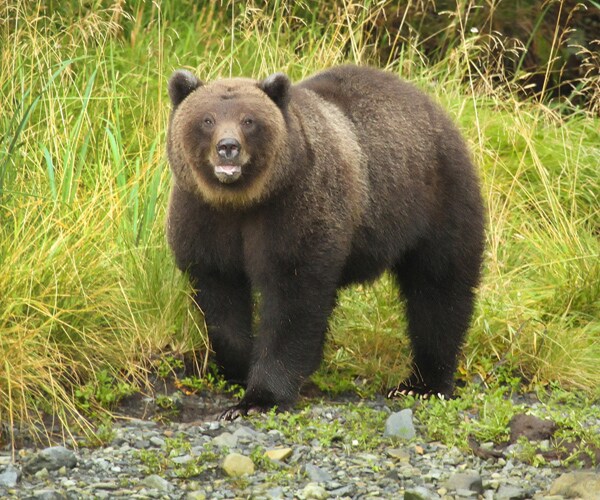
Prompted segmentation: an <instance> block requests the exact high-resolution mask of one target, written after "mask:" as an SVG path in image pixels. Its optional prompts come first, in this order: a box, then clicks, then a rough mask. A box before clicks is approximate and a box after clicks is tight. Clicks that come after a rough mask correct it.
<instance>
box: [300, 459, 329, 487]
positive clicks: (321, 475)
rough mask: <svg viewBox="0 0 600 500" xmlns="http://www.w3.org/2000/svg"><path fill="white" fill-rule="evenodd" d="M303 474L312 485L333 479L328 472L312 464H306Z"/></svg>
mask: <svg viewBox="0 0 600 500" xmlns="http://www.w3.org/2000/svg"><path fill="white" fill-rule="evenodd" d="M304 472H305V473H306V475H307V476H308V479H310V481H311V482H313V483H327V482H329V481H331V480H332V479H333V478H332V477H331V474H329V472H327V471H326V470H325V469H322V468H321V467H317V466H316V465H313V464H306V465H305V466H304Z"/></svg>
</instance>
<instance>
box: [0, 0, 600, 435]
mask: <svg viewBox="0 0 600 500" xmlns="http://www.w3.org/2000/svg"><path fill="white" fill-rule="evenodd" d="M389 3H390V2H385V1H383V2H382V1H378V2H376V1H372V2H365V3H363V4H360V5H358V4H351V3H349V2H347V3H346V2H342V3H338V4H331V5H329V4H328V5H329V6H328V7H326V6H325V5H323V6H322V8H320V9H317V10H315V9H314V4H310V5H308V4H304V3H302V2H296V3H293V5H292V4H291V3H290V2H284V1H274V2H258V1H256V2H249V3H242V2H236V1H231V2H223V3H221V2H216V1H210V2H206V3H204V4H203V5H201V6H199V5H198V4H197V3H196V2H187V1H184V0H180V1H177V2H171V3H164V2H163V3H156V2H144V1H141V0H140V1H138V2H132V3H131V4H127V5H124V4H123V3H122V2H118V1H116V2H114V3H110V2H102V3H101V4H100V5H101V7H97V8H93V9H92V8H90V7H83V6H81V5H80V4H79V3H77V2H71V3H69V2H56V3H53V2H50V3H47V2H39V3H36V2H17V3H13V4H11V5H9V4H8V3H3V4H0V51H1V60H0V101H1V102H2V103H3V108H2V113H1V114H0V233H1V236H0V259H1V267H0V422H1V423H3V424H8V425H9V428H10V429H11V430H12V429H15V428H19V426H21V425H23V424H25V425H26V427H27V429H28V430H32V429H35V425H34V426H33V427H32V424H35V423H37V422H41V421H42V419H43V417H44V416H45V415H51V416H53V417H54V418H55V419H57V421H58V422H59V423H61V424H62V425H61V426H60V428H62V429H68V428H69V425H71V424H73V422H79V423H80V424H81V422H82V419H81V407H80V406H78V400H77V397H76V391H77V387H78V386H80V385H81V384H84V383H93V382H94V380H95V379H96V378H97V374H98V373H99V372H100V371H102V372H103V373H105V372H106V371H108V372H109V373H111V374H112V375H113V376H114V377H115V378H116V379H117V380H126V381H128V382H129V383H133V384H136V385H139V386H142V387H143V385H144V383H145V381H146V375H147V372H148V369H149V368H150V366H151V362H152V359H153V358H154V357H156V356H157V355H160V354H161V353H164V352H167V351H169V352H170V351H174V352H179V353H182V352H191V351H193V350H198V351H200V352H203V351H205V350H206V340H205V336H204V333H203V327H202V318H201V317H200V316H199V315H198V314H197V313H196V312H195V311H194V308H193V307H192V306H191V304H190V300H189V287H188V284H187V282H186V279H185V277H183V276H181V275H180V273H178V272H177V271H176V270H175V267H174V265H173V262H172V259H171V256H170V253H169V251H168V249H167V246H166V243H165V239H164V231H163V226H164V218H165V207H166V202H167V197H168V190H169V182H170V175H169V172H168V167H167V165H166V161H165V155H164V149H165V128H166V121H167V115H168V107H169V106H168V102H167V99H166V89H165V83H166V80H167V78H168V76H169V74H170V73H171V71H172V70H173V69H175V68H177V67H182V66H186V67H190V68H192V69H194V70H195V71H196V72H197V73H198V75H199V76H200V77H201V78H203V79H212V78H216V77H219V76H229V75H246V76H254V77H262V76H265V75H267V74H268V73H271V72H274V71H286V72H287V73H289V74H290V76H292V77H293V78H295V79H299V78H302V77H304V76H306V75H307V74H310V73H311V72H313V71H315V70H318V69H321V68H323V67H327V66H331V65H333V64H337V63H341V62H345V61H353V62H358V63H377V64H379V65H381V66H384V67H386V68H387V69H388V70H389V71H392V72H396V73H398V74H400V75H401V76H403V77H404V78H407V79H410V80H412V81H414V82H415V83H416V84H417V85H419V86H421V87H423V88H424V89H425V90H427V91H428V92H430V93H432V94H434V95H435V96H436V97H437V99H438V100H439V101H441V102H442V104H443V105H444V106H445V107H446V108H447V109H448V110H449V112H450V113H451V114H452V115H453V116H454V117H455V118H456V120H457V122H458V123H459V124H460V126H461V128H462V129H463V131H464V133H465V135H466V137H467V139H468V140H469V142H470V144H471V146H472V150H473V156H474V159H475V162H476V163H477V164H478V165H479V167H480V171H481V177H482V180H483V190H484V196H485V200H486V204H487V208H488V218H489V222H488V233H487V234H488V245H487V253H486V265H485V270H484V279H483V283H482V285H481V291H480V300H479V306H478V310H477V314H476V317H475V320H474V324H473V328H472V332H471V335H470V337H469V340H468V343H467V346H466V349H465V355H464V359H463V363H462V365H461V373H462V375H463V376H465V377H466V378H470V377H471V376H473V375H475V374H479V375H481V376H482V377H483V378H484V379H486V378H488V379H489V378H490V377H493V376H495V375H496V374H497V373H498V372H499V366H503V370H504V369H508V370H509V371H513V372H515V371H516V372H518V373H521V374H522V375H523V377H524V379H525V380H528V381H532V382H536V383H547V382H549V381H556V382H558V383H560V384H563V385H565V386H567V387H568V386H573V387H577V388H581V389H584V390H587V391H594V390H597V387H599V386H600V362H599V361H600V319H599V318H600V259H599V256H600V243H599V236H600V213H599V210H600V208H599V207H600V203H599V200H598V196H599V193H600V185H599V183H600V181H599V177H600V176H599V175H598V160H599V158H600V123H599V120H598V118H597V117H595V116H594V115H593V114H592V113H591V112H588V111H586V110H583V109H576V108H572V109H571V108H569V110H568V111H569V113H570V116H569V117H565V116H566V115H565V114H559V111H563V110H564V109H558V110H557V107H556V106H554V105H553V104H552V103H532V102H523V101H521V100H519V99H518V98H517V97H516V94H517V91H518V89H517V88H516V83H515V81H503V80H502V79H501V78H500V79H499V78H498V75H499V74H501V73H500V71H499V69H500V68H499V67H498V65H499V64H501V63H500V62H499V61H500V60H499V59H497V58H495V57H494V55H493V53H492V51H491V47H492V46H493V40H492V39H491V38H489V37H487V36H483V35H481V36H480V35H477V34H472V33H470V32H469V31H468V30H467V29H463V30H462V31H461V33H463V35H462V37H461V38H460V40H458V42H457V43H456V44H454V45H453V47H452V48H451V49H450V50H449V51H448V53H447V54H446V56H445V57H444V58H443V60H441V62H437V63H435V64H431V63H428V61H427V58H426V57H425V56H424V54H423V53H422V52H421V50H420V45H419V41H418V40H417V39H415V40H407V41H406V42H407V43H406V44H405V45H404V48H403V49H402V50H401V51H400V52H399V53H398V54H399V55H398V57H397V58H395V59H394V60H389V61H381V60H378V59H377V57H376V50H375V49H376V44H377V43H378V39H377V36H382V35H376V34H375V31H374V28H373V26H375V24H376V23H375V20H377V19H380V18H381V16H384V14H385V12H386V8H387V7H388V6H389V5H388V4H389ZM94 5H97V4H94ZM448 15H449V16H455V19H454V18H453V19H450V20H452V21H453V22H458V23H460V22H464V18H463V17H461V12H459V11H458V10H457V12H456V13H454V14H453V13H449V14H448ZM323 19H326V20H327V22H325V23H324V22H323ZM511 50H512V49H511ZM486 58H487V59H486ZM483 59H485V60H487V61H488V63H487V65H485V66H484V65H481V64H477V61H481V60H483ZM482 68H483V69H482ZM589 85H590V86H594V85H596V86H597V85H598V82H597V81H596V80H592V77H590V81H589ZM562 106H563V107H564V105H562ZM397 295H398V294H397V291H396V289H395V287H394V285H393V283H392V282H391V280H390V279H388V278H384V279H383V280H381V281H379V282H378V283H376V284H375V285H373V286H361V287H355V288H352V289H350V290H348V291H345V292H344V293H343V294H342V295H341V297H340V307H339V308H338V310H337V311H336V314H335V316H334V318H333V319H332V322H331V342H330V343H329V346H328V354H327V360H326V363H325V367H324V372H331V371H337V372H338V373H342V374H344V376H347V377H348V378H349V379H355V378H365V379H367V380H371V381H376V383H378V384H380V385H381V386H385V385H391V384H392V383H394V382H397V381H398V380H399V378H400V377H401V376H403V375H405V374H406V373H407V369H408V364H409V358H408V348H407V347H408V344H407V342H406V339H405V337H404V336H403V335H402V334H401V330H402V328H403V325H404V319H403V318H404V316H403V312H402V307H401V305H399V304H397V301H396V299H397ZM349 333H351V335H349ZM42 435H43V434H40V436H42ZM0 439H2V437H0Z"/></svg>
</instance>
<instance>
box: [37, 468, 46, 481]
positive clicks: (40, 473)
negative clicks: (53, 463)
mask: <svg viewBox="0 0 600 500" xmlns="http://www.w3.org/2000/svg"><path fill="white" fill-rule="evenodd" d="M34 476H35V478H36V479H37V480H39V481H45V480H46V479H48V478H49V477H50V473H49V472H48V469H46V467H44V468H43V469H42V470H39V471H37V472H36V473H35V474H34Z"/></svg>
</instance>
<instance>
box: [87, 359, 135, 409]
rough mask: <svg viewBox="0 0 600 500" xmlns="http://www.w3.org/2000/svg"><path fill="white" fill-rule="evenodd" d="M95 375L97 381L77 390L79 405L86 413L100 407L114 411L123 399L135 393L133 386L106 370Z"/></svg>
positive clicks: (89, 382)
mask: <svg viewBox="0 0 600 500" xmlns="http://www.w3.org/2000/svg"><path fill="white" fill-rule="evenodd" d="M95 375H96V377H95V379H93V380H90V381H88V382H87V383H86V384H84V385H82V386H81V387H78V388H76V389H75V397H76V398H77V403H78V405H79V407H80V408H81V409H83V410H85V411H88V412H91V411H92V410H94V409H97V408H98V407H99V408H103V409H107V410H109V409H112V408H114V406H115V405H116V404H117V403H118V402H119V401H120V400H121V399H122V398H124V397H125V396H129V395H131V394H132V393H133V392H134V391H135V389H134V387H133V386H132V385H131V384H128V383H126V382H123V381H122V380H120V379H119V378H117V377H116V376H115V375H113V374H112V373H110V372H109V371H108V370H106V369H102V370H99V371H97V372H96V374H95Z"/></svg>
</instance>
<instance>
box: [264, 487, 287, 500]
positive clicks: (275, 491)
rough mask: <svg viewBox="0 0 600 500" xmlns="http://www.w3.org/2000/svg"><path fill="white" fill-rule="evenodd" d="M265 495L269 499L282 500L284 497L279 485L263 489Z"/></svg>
mask: <svg viewBox="0 0 600 500" xmlns="http://www.w3.org/2000/svg"><path fill="white" fill-rule="evenodd" d="M265 496H266V497H267V498H268V499H269V500H283V499H284V498H285V492H284V491H283V488H282V487H281V486H276V487H275V488H271V489H268V490H267V491H265Z"/></svg>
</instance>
